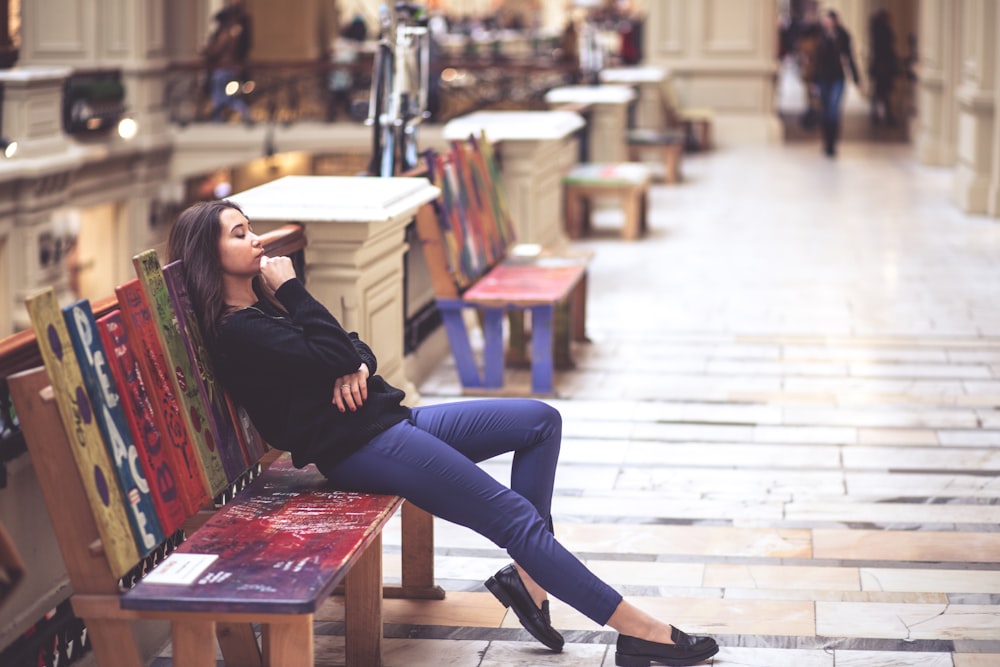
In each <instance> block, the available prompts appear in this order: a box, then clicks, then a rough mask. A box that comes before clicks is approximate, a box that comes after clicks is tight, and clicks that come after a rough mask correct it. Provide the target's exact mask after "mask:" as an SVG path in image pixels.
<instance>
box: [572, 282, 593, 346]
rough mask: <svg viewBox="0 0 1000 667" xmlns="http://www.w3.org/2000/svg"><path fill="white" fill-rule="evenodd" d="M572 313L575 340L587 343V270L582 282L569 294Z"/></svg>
mask: <svg viewBox="0 0 1000 667" xmlns="http://www.w3.org/2000/svg"><path fill="white" fill-rule="evenodd" d="M569 299H570V302H571V303H570V313H572V319H573V321H572V328H573V340H575V341H578V342H581V343H586V342H589V341H590V339H589V338H587V272H586V271H584V272H583V277H582V278H580V282H578V283H577V284H576V287H574V288H573V292H572V293H571V294H570V296H569Z"/></svg>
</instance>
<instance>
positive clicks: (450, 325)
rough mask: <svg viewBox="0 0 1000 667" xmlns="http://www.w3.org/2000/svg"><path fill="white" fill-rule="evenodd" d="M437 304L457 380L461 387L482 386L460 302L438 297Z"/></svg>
mask: <svg viewBox="0 0 1000 667" xmlns="http://www.w3.org/2000/svg"><path fill="white" fill-rule="evenodd" d="M437 306H438V310H439V311H440V312H441V320H442V322H443V323H444V330H445V332H446V333H447V334H448V343H449V345H450V347H451V354H452V358H454V360H455V370H456V371H457V372H458V379H459V381H461V383H462V386H463V387H481V386H483V384H482V380H480V378H479V371H478V370H477V367H476V357H475V355H474V354H473V353H472V345H471V344H470V343H469V333H468V331H466V329H465V320H463V319H462V304H461V302H460V301H457V300H455V301H452V300H445V299H438V300H437Z"/></svg>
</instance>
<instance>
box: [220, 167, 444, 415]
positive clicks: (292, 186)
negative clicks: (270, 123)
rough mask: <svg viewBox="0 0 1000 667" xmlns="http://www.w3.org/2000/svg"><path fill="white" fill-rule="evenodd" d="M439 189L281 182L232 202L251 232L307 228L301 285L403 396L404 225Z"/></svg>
mask: <svg viewBox="0 0 1000 667" xmlns="http://www.w3.org/2000/svg"><path fill="white" fill-rule="evenodd" d="M439 192H440V191H439V190H438V189H437V188H435V187H433V186H432V185H430V183H429V182H428V181H427V179H424V178H369V177H363V176H359V177H351V176H286V177H284V178H281V179H278V180H276V181H272V182H270V183H266V184H264V185H261V186H259V187H256V188H251V189H250V190H246V191H244V192H241V193H239V194H236V195H234V196H232V197H231V198H230V199H232V200H233V201H234V202H236V203H237V204H239V206H240V207H241V208H242V209H243V210H244V212H245V213H246V214H247V216H248V217H249V218H250V219H251V220H253V223H254V226H255V230H257V231H263V230H265V229H266V228H267V226H268V225H267V224H261V223H271V224H273V225H274V226H278V225H282V224H286V223H289V222H298V223H302V224H304V225H305V226H306V238H307V239H308V240H309V246H308V248H307V249H306V284H307V286H308V288H309V291H310V292H311V293H312V294H313V296H315V297H316V298H317V299H318V300H319V301H320V302H322V303H323V304H324V305H326V307H327V308H329V310H330V312H331V313H333V315H334V317H336V318H337V319H338V320H339V321H340V323H341V324H342V325H343V327H344V328H345V329H347V330H348V331H357V332H358V335H360V336H361V338H362V340H364V341H365V342H366V343H368V345H369V346H370V347H371V348H372V350H373V351H374V352H375V356H376V358H377V359H378V370H377V372H378V374H379V375H382V376H383V377H385V378H386V380H388V382H389V383H390V384H392V385H394V386H396V387H399V388H400V389H403V390H404V391H406V393H407V401H408V402H409V403H410V404H411V405H412V404H413V403H414V402H415V401H416V399H417V398H418V397H417V392H416V388H415V387H414V386H413V383H412V382H410V381H409V380H408V379H407V378H406V376H405V373H404V367H403V254H404V253H405V252H406V242H405V232H406V226H407V224H409V222H410V221H411V220H412V219H413V217H414V215H415V214H416V212H417V210H418V209H419V208H420V207H421V206H423V205H424V204H426V203H428V202H430V201H433V200H434V199H435V198H436V197H437V196H438V194H439Z"/></svg>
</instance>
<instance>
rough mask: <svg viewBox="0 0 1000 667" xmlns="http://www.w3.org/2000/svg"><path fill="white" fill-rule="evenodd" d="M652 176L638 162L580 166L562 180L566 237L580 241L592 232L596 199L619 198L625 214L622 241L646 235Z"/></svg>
mask: <svg viewBox="0 0 1000 667" xmlns="http://www.w3.org/2000/svg"><path fill="white" fill-rule="evenodd" d="M651 179H652V174H651V172H650V169H649V167H647V166H646V165H644V164H641V163H638V162H621V163H617V164H603V163H593V164H580V165H577V166H576V167H574V168H573V169H572V170H571V171H570V172H569V173H568V174H566V176H564V177H563V186H564V189H565V197H566V234H567V235H569V237H570V238H571V239H578V238H581V237H583V236H585V235H586V234H587V233H588V232H589V231H590V213H591V211H590V204H591V201H592V199H593V198H595V197H617V198H618V199H619V200H621V205H622V210H623V211H624V212H625V225H624V227H623V228H622V238H624V239H627V240H630V241H631V240H634V239H637V238H639V237H640V236H642V235H643V234H645V233H646V199H647V196H648V193H649V182H650V180H651Z"/></svg>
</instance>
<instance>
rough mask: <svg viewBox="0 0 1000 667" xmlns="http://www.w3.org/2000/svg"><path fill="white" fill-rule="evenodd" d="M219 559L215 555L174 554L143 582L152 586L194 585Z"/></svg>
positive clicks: (144, 578)
mask: <svg viewBox="0 0 1000 667" xmlns="http://www.w3.org/2000/svg"><path fill="white" fill-rule="evenodd" d="M217 558H218V556H217V555H215V554H173V555H171V556H170V557H169V558H167V559H166V560H165V561H163V562H162V563H160V564H159V565H157V566H156V568H155V569H154V570H153V571H152V572H150V573H149V574H147V575H146V576H145V577H143V579H142V580H143V581H144V582H147V583H150V584H193V583H194V582H195V581H196V580H197V579H198V577H200V576H201V574H202V572H204V571H205V570H207V569H208V567H209V566H210V565H211V564H212V563H214V562H215V560H216V559H217Z"/></svg>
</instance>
